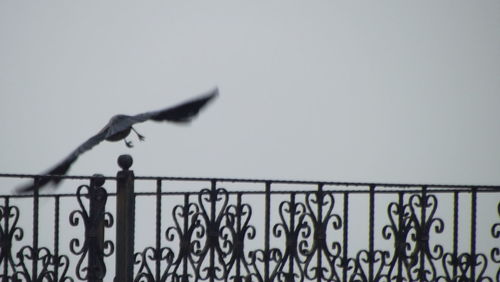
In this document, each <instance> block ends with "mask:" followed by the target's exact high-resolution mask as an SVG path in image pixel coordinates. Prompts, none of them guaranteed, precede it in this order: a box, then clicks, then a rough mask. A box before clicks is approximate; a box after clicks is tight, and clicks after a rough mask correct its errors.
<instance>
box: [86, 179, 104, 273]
mask: <svg viewBox="0 0 500 282" xmlns="http://www.w3.org/2000/svg"><path fill="white" fill-rule="evenodd" d="M96 176H97V177H96ZM99 176H100V175H94V177H92V178H91V179H90V189H89V196H90V197H89V200H90V203H89V210H90V214H89V225H88V226H87V228H88V230H86V232H85V233H86V234H85V235H86V237H87V238H86V241H87V242H88V245H89V258H88V261H87V263H88V270H89V275H88V281H92V282H102V279H103V278H104V275H105V274H106V269H105V268H106V266H105V265H104V261H103V260H104V209H105V205H106V196H107V195H105V194H103V193H102V191H103V190H101V186H102V185H103V184H104V178H102V177H99Z"/></svg>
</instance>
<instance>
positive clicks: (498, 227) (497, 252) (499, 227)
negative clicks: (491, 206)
mask: <svg viewBox="0 0 500 282" xmlns="http://www.w3.org/2000/svg"><path fill="white" fill-rule="evenodd" d="M497 213H498V215H499V216H500V203H498V206H497ZM491 236H493V238H497V239H500V222H499V223H495V224H493V226H492V227H491ZM491 260H492V261H493V262H495V263H497V264H498V263H500V248H498V247H495V248H493V249H491ZM496 275H497V276H496V278H497V281H500V267H498V271H497V273H496Z"/></svg>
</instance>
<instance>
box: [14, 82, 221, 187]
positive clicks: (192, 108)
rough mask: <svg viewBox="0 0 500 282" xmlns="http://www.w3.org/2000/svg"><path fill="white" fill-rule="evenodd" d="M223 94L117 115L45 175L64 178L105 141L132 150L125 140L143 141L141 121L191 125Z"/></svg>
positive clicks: (42, 180)
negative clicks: (131, 136) (133, 136)
mask: <svg viewBox="0 0 500 282" xmlns="http://www.w3.org/2000/svg"><path fill="white" fill-rule="evenodd" d="M218 94H219V90H218V89H217V88H214V89H213V90H212V91H210V92H208V93H206V94H204V95H201V96H199V97H197V98H194V99H192V100H189V101H187V102H184V103H181V104H179V105H176V106H173V107H169V108H165V109H162V110H157V111H151V112H146V113H142V114H138V115H135V116H128V115H115V116H113V117H112V118H111V119H110V120H109V122H108V124H106V125H105V126H104V127H103V129H101V130H100V131H99V132H98V133H97V134H96V135H94V136H92V137H90V138H89V139H88V140H87V141H85V142H84V143H83V144H82V145H80V146H79V147H78V148H76V149H75V150H73V152H71V153H70V154H69V155H68V156H67V157H66V158H65V159H63V160H62V161H61V162H59V163H58V164H57V165H56V166H54V167H53V168H52V169H50V170H48V171H46V172H45V173H43V175H64V174H66V172H67V171H68V170H69V168H70V167H71V165H72V164H73V163H74V162H75V161H76V160H77V159H78V157H79V156H80V155H81V154H83V153H85V152H86V151H88V150H90V149H92V148H93V147H94V146H96V145H97V144H99V143H100V142H101V141H104V140H107V141H111V142H116V141H120V140H123V141H124V142H125V145H126V146H127V147H129V148H131V147H133V145H132V142H131V141H127V139H125V138H126V137H127V136H128V135H129V134H130V131H134V133H135V134H136V135H137V137H138V138H139V140H141V141H143V140H144V139H145V138H144V136H143V135H141V134H139V133H138V132H137V131H136V130H135V129H134V128H133V127H132V125H134V124H136V123H140V122H145V121H147V120H153V121H157V122H161V121H169V122H175V123H188V122H190V121H191V120H192V119H193V118H194V117H195V116H196V115H197V114H198V113H199V111H200V110H201V109H202V108H203V107H204V106H205V105H207V104H208V103H209V102H210V101H211V100H212V99H214V98H215V97H216V96H217V95H218ZM61 180H62V178H60V177H41V178H40V179H39V181H38V183H37V187H38V188H41V187H43V186H45V185H47V184H48V183H50V182H53V183H54V184H56V185H57V184H58V183H59V182H60V181H61ZM34 189H35V185H34V184H31V185H26V186H23V187H19V188H17V192H18V193H25V192H32V191H33V190H34Z"/></svg>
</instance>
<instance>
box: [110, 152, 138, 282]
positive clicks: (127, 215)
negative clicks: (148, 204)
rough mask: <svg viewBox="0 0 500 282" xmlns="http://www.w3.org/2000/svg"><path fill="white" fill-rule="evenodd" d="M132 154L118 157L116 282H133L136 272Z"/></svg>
mask: <svg viewBox="0 0 500 282" xmlns="http://www.w3.org/2000/svg"><path fill="white" fill-rule="evenodd" d="M132 163H133V159H132V157H131V156H130V155H121V156H120V157H118V165H119V166H120V168H121V169H122V170H121V171H118V173H117V182H116V184H117V187H116V272H115V275H116V276H115V280H114V281H115V282H132V281H133V276H134V275H133V272H134V224H135V196H134V172H133V171H132V170H129V168H130V167H131V166H132Z"/></svg>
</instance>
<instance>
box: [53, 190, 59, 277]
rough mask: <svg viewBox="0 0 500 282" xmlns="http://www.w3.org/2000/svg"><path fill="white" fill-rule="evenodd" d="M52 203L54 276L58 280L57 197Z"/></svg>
mask: <svg viewBox="0 0 500 282" xmlns="http://www.w3.org/2000/svg"><path fill="white" fill-rule="evenodd" d="M54 200H55V203H54V209H55V211H54V213H55V215H54V276H55V278H56V281H58V279H59V195H56V196H55V199H54Z"/></svg>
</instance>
